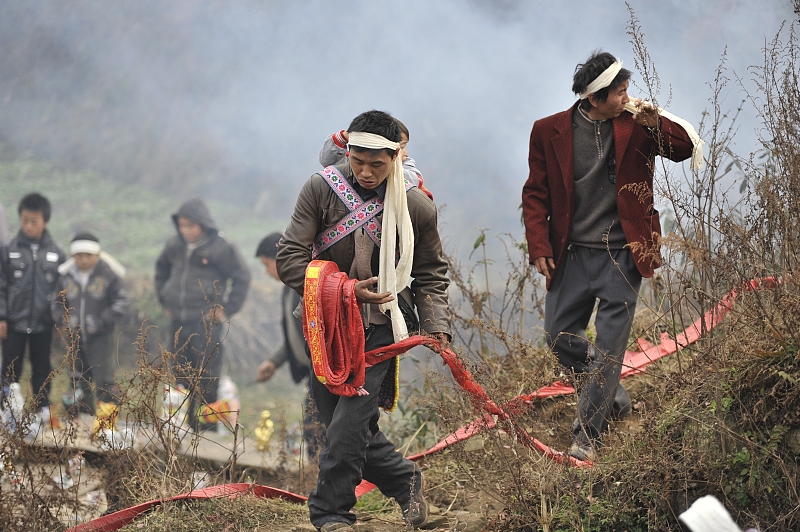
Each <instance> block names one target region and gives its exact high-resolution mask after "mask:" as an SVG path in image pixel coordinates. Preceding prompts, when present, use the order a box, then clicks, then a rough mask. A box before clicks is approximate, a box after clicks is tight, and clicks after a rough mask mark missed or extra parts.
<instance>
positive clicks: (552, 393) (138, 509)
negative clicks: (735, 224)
mask: <svg viewBox="0 0 800 532" xmlns="http://www.w3.org/2000/svg"><path fill="white" fill-rule="evenodd" d="M778 282H779V281H778V280H776V279H775V278H774V277H766V278H763V279H757V280H755V279H754V280H751V281H748V282H747V283H745V284H744V285H743V286H742V288H741V289H739V290H732V291H731V292H730V293H729V294H727V295H726V296H725V297H723V298H722V300H721V301H720V302H719V303H718V304H717V306H716V307H714V308H713V309H711V310H709V311H708V312H706V313H705V314H704V315H703V317H702V318H700V319H698V320H697V321H695V322H694V323H692V324H691V325H690V326H689V327H687V328H686V330H684V331H683V332H682V333H681V334H679V335H678V336H677V337H676V339H675V340H672V339H670V338H669V337H668V336H667V335H662V337H661V343H660V344H659V345H657V346H653V345H650V344H649V343H648V342H646V341H645V340H643V339H641V338H640V339H639V341H638V343H639V346H640V347H641V348H642V351H639V352H633V351H626V353H625V362H624V367H623V371H622V378H626V377H630V376H631V375H636V374H638V373H642V372H643V371H644V368H645V367H646V366H648V365H649V364H652V363H653V362H655V361H656V360H658V359H660V358H662V357H664V356H667V355H670V354H672V353H675V352H676V351H678V350H679V349H681V348H683V347H686V346H688V345H690V344H692V343H694V342H696V341H697V340H698V339H699V338H700V337H701V335H702V334H704V333H707V332H708V331H710V330H711V329H713V328H714V327H716V326H717V325H719V324H720V323H721V322H722V320H723V319H724V318H725V316H726V315H727V314H728V312H730V309H731V307H732V306H733V303H734V301H735V300H736V298H737V297H738V296H739V294H740V293H741V292H747V291H751V290H757V289H758V288H761V287H764V288H774V287H775V286H776V284H778ZM419 338H422V339H423V340H421V341H420V340H418V339H419ZM412 339H413V340H412ZM416 342H418V343H416ZM410 344H413V345H410ZM436 344H438V342H436V340H434V339H433V338H427V337H421V336H420V337H411V338H407V339H406V340H403V341H401V342H399V343H397V344H393V345H391V346H388V347H385V348H381V349H380V350H375V351H371V352H370V353H369V354H376V352H379V353H393V352H395V351H397V352H396V353H395V354H400V353H401V352H402V353H404V352H406V351H408V350H409V349H411V347H414V346H415V345H427V346H428V347H433V346H435V345H436ZM448 351H449V352H450V353H452V351H450V350H445V351H444V352H443V353H442V357H443V358H444V361H445V363H447V364H448V367H450V371H451V372H452V373H453V376H454V377H455V379H456V382H458V384H459V385H460V386H462V388H464V389H465V390H467V391H468V392H469V393H470V397H472V396H473V392H474V394H475V395H476V396H477V397H481V394H480V392H483V389H482V388H481V386H480V385H479V384H477V383H475V381H474V380H473V379H472V376H471V375H470V374H469V372H468V371H467V370H466V368H465V367H464V365H463V363H462V362H461V361H460V360H459V359H458V357H457V356H456V355H455V353H452V357H451V356H449V354H447V352H448ZM448 361H450V362H452V363H453V365H450V362H448ZM454 367H455V370H454V369H453V368H454ZM462 383H463V384H462ZM574 392H575V390H574V389H573V388H572V386H569V385H567V384H564V383H562V382H560V381H559V382H554V383H553V384H551V385H549V386H544V387H542V388H539V389H538V390H536V391H535V392H533V393H530V394H526V395H520V396H517V397H515V398H513V399H512V400H510V401H509V402H507V403H505V404H503V405H502V407H497V405H495V404H494V403H493V402H491V401H489V402H486V403H485V409H486V410H489V411H490V412H491V413H494V412H492V410H494V409H495V408H496V409H497V410H498V411H503V412H506V413H512V414H516V413H518V412H520V411H521V410H522V408H523V407H527V406H529V405H531V404H533V403H534V402H535V401H536V400H538V399H544V398H547V397H558V396H562V395H569V394H571V393H574ZM483 396H485V393H484V394H483ZM487 399H488V397H487ZM474 402H475V401H474V400H473V403H474ZM490 405H494V408H492V407H491V406H490ZM481 406H484V405H481ZM506 415H507V414H506ZM496 425H497V424H496V422H495V421H494V418H493V417H492V415H491V414H490V413H487V414H484V415H483V416H481V417H479V418H477V419H475V420H473V421H472V422H470V423H468V424H467V425H465V426H463V427H461V428H460V429H458V430H457V431H455V432H453V433H452V434H450V435H448V436H447V437H445V438H444V439H443V440H441V441H440V442H439V443H437V444H436V445H434V446H433V447H431V448H430V449H428V450H426V451H423V452H422V453H419V454H416V455H413V456H409V457H408V459H409V460H412V461H416V460H419V459H420V458H423V457H425V456H428V455H431V454H434V453H436V452H439V451H441V450H443V449H445V448H447V447H449V446H450V445H453V444H454V443H457V442H459V441H464V440H466V439H469V438H471V437H472V436H475V435H476V434H479V433H481V432H483V431H486V430H491V429H493V428H494V427H495V426H496ZM515 434H516V435H517V436H518V437H520V436H521V437H520V441H521V442H522V443H523V444H524V445H525V446H527V447H530V448H532V449H538V450H539V451H540V452H542V453H543V454H545V455H546V456H548V457H550V458H552V459H553V460H555V461H557V462H559V463H560V462H562V461H563V458H564V456H563V453H560V452H558V451H555V450H554V449H552V448H550V447H548V446H547V445H545V444H543V443H542V442H540V441H539V440H537V439H536V438H534V437H532V436H530V435H529V434H527V433H526V432H525V431H524V430H522V429H521V428H519V429H518V431H517V430H515ZM570 458H571V457H570ZM572 461H573V463H574V464H575V465H578V466H580V467H591V466H592V464H591V462H580V461H576V460H575V459H574V458H572ZM245 486H246V487H247V488H248V490H249V489H252V490H253V493H254V494H255V495H256V496H258V497H270V498H275V497H281V498H283V499H286V500H288V501H292V502H298V503H304V502H305V501H306V500H307V499H306V497H303V496H302V495H297V494H295V493H290V492H287V491H283V490H279V489H276V488H271V487H269V486H258V485H250V484H226V485H222V486H214V487H211V488H205V489H203V490H198V491H195V492H190V493H186V494H183V495H178V496H176V497H172V498H170V499H164V500H168V501H169V500H180V499H186V498H198V497H193V496H192V495H193V494H196V493H202V494H203V495H202V496H201V497H199V498H208V497H214V496H217V497H219V496H232V494H231V493H230V492H229V490H233V492H236V493H241V492H242V491H245V492H246V490H244V489H243V488H242V487H245ZM232 487H233V488H232ZM374 488H375V485H374V484H372V483H370V482H367V481H366V480H365V481H362V482H361V484H359V485H358V486H357V487H356V496H357V497H360V496H361V495H363V494H365V493H367V492H369V491H371V490H373V489H374ZM212 493H216V495H212ZM161 502H163V500H154V501H149V502H146V503H142V504H140V505H137V506H133V507H131V508H127V509H125V510H120V511H119V512H116V513H113V514H109V515H107V516H103V517H100V518H98V519H95V520H94V521H91V522H89V523H84V524H82V525H79V526H77V527H75V528H72V529H70V530H69V531H68V532H86V531H89V530H94V531H97V532H111V531H114V530H119V529H120V528H122V527H123V526H124V525H126V524H128V523H130V522H131V521H133V519H134V518H135V517H136V516H137V515H139V514H140V513H142V512H145V511H147V510H149V509H150V508H151V507H153V506H155V505H157V504H161Z"/></svg>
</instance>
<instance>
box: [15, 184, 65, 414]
mask: <svg viewBox="0 0 800 532" xmlns="http://www.w3.org/2000/svg"><path fill="white" fill-rule="evenodd" d="M50 210H51V208H50V202H49V201H48V200H47V198H45V197H44V196H42V195H41V194H37V193H35V192H34V193H31V194H28V195H27V196H25V197H24V198H22V200H21V201H20V202H19V206H18V208H17V211H18V212H19V221H20V230H19V233H17V236H16V237H14V238H12V239H11V241H10V242H9V243H8V244H7V245H5V246H3V247H2V250H0V338H2V341H3V369H2V379H3V385H4V387H5V386H8V385H9V384H11V383H12V382H19V377H20V374H21V373H22V356H23V354H24V353H25V347H26V346H27V347H28V348H29V352H30V358H31V385H32V388H33V395H34V400H35V406H36V408H37V410H38V411H39V413H40V414H42V415H43V417H44V418H45V419H49V412H46V413H45V412H44V410H45V409H46V408H49V404H50V402H49V395H50V381H49V376H50V372H51V371H52V366H51V364H50V344H51V341H52V337H53V319H52V317H51V315H50V305H51V302H52V299H53V293H54V290H55V287H56V283H57V282H58V267H59V266H60V265H61V264H62V263H63V262H64V260H65V257H64V251H63V250H62V249H61V246H59V245H58V243H56V242H55V241H54V240H53V239H52V238H51V237H50V233H49V232H48V231H47V224H48V223H49V221H50ZM45 414H46V415H45Z"/></svg>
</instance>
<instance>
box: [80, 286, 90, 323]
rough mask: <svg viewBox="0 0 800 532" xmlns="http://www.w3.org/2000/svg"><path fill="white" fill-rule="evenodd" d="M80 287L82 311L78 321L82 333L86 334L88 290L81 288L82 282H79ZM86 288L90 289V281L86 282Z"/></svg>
mask: <svg viewBox="0 0 800 532" xmlns="http://www.w3.org/2000/svg"><path fill="white" fill-rule="evenodd" d="M78 286H80V287H81V310H80V312H78V321H79V325H80V326H81V332H85V330H86V290H85V289H84V288H83V286H81V283H80V281H78ZM86 288H89V281H88V279H87V281H86Z"/></svg>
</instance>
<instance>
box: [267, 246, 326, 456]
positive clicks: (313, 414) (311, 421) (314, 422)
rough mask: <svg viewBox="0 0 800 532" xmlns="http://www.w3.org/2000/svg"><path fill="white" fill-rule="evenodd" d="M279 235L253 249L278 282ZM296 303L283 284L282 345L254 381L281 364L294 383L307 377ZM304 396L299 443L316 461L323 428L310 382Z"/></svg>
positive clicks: (297, 297)
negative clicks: (276, 258)
mask: <svg viewBox="0 0 800 532" xmlns="http://www.w3.org/2000/svg"><path fill="white" fill-rule="evenodd" d="M281 236H283V235H281V234H280V233H272V234H270V235H267V236H266V237H264V239H263V240H261V242H259V244H258V249H256V257H258V259H260V260H261V263H262V264H263V265H264V270H265V271H266V272H267V275H269V276H270V277H272V278H273V279H275V280H276V281H278V282H280V280H281V279H280V277H278V268H277V266H276V261H275V257H276V256H277V254H278V242H280V240H281ZM299 304H300V294H298V293H297V292H295V291H294V290H292V289H291V288H289V287H288V286H286V285H283V291H282V293H281V329H282V331H283V343H282V344H281V345H280V347H278V349H277V350H276V351H275V353H273V355H272V356H271V357H270V358H269V359H267V360H265V361H264V362H262V363H261V365H259V366H258V377H256V379H257V380H258V382H266V381H268V380H270V379H271V378H272V377H273V375H275V371H276V370H277V369H278V368H279V367H281V366H282V365H283V364H285V363H287V362H288V363H289V369H290V371H291V374H292V379H293V380H294V382H296V383H300V382H302V381H303V380H304V379H306V380H307V379H308V377H309V374H310V372H309V367H310V365H311V360H310V359H309V357H308V353H307V352H306V339H305V338H304V337H303V324H302V323H301V321H300V320H299V319H297V318H296V317H295V316H294V314H293V313H294V310H295V309H296V308H297V306H298V305H299ZM307 385H308V393H306V400H305V404H304V407H303V440H304V441H305V444H306V452H307V453H308V456H309V457H311V458H312V459H316V458H317V457H318V454H319V451H320V449H319V447H320V444H321V441H322V437H323V434H324V430H325V427H324V426H323V422H322V419H320V416H319V412H317V408H316V406H314V401H313V400H312V399H311V382H310V381H307Z"/></svg>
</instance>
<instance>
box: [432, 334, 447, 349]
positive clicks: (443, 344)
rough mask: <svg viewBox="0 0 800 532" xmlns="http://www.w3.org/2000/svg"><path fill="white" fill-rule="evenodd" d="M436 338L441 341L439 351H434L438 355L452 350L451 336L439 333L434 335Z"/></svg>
mask: <svg viewBox="0 0 800 532" xmlns="http://www.w3.org/2000/svg"><path fill="white" fill-rule="evenodd" d="M433 337H434V338H436V339H437V340H439V346H440V347H439V349H434V351H436V352H437V353H441V352H442V351H444V350H446V349H450V335H449V334H445V333H438V334H434V335H433Z"/></svg>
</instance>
